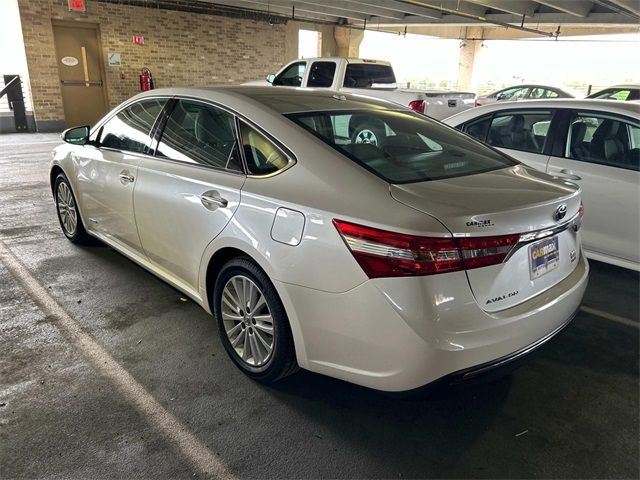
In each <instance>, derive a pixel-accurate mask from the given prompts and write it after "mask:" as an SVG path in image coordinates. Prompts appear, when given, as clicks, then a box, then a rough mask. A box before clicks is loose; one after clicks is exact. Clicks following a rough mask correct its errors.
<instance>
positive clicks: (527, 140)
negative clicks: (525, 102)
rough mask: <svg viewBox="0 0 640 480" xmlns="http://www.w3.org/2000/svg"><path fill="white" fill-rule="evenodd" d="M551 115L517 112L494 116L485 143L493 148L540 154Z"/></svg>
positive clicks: (544, 112) (536, 112)
mask: <svg viewBox="0 0 640 480" xmlns="http://www.w3.org/2000/svg"><path fill="white" fill-rule="evenodd" d="M552 116H553V114H552V112H551V111H540V110H536V111H526V110H524V111H518V112H506V113H500V114H496V115H495V116H494V117H493V119H492V121H491V125H490V127H489V134H488V136H487V143H489V144H490V145H493V146H494V147H500V148H509V149H512V150H520V151H523V152H532V153H542V151H543V149H544V145H545V141H546V139H547V134H548V132H549V125H550V124H551V118H552Z"/></svg>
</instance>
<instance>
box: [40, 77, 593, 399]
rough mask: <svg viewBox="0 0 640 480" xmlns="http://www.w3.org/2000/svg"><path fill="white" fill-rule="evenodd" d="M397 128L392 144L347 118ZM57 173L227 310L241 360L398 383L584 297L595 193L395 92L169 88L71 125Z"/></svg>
mask: <svg viewBox="0 0 640 480" xmlns="http://www.w3.org/2000/svg"><path fill="white" fill-rule="evenodd" d="M354 121H357V122H358V123H362V122H365V123H366V122H369V123H370V124H372V125H383V126H384V129H383V130H382V132H384V135H381V137H380V138H378V142H377V143H376V144H373V143H370V142H367V141H366V140H363V141H362V142H358V141H356V140H354V139H353V137H352V136H350V135H349V127H350V124H351V123H353V122H354ZM64 139H65V141H66V142H67V143H65V144H63V145H61V146H59V147H57V148H56V149H55V151H54V155H53V162H52V165H51V186H52V191H53V194H54V198H55V202H56V206H57V211H58V215H59V219H60V225H61V227H62V231H63V232H64V234H65V235H66V236H67V237H68V238H69V239H70V240H71V241H73V242H76V243H81V242H83V241H85V240H87V238H88V236H89V235H91V236H94V237H97V238H99V239H101V240H103V241H104V242H105V243H107V244H109V245H111V246H112V247H113V248H115V249H116V250H118V251H120V252H121V253H122V254H124V255H126V256H127V257H129V258H130V259H132V260H133V261H135V262H137V263H139V264H140V265H142V266H143V267H145V268H147V269H148V270H149V271H151V272H153V273H154V274H156V275H158V276H159V277H161V278H162V279H164V280H165V281H167V282H169V283H170V284H172V285H174V286H175V287H176V288H178V289H180V290H181V291H183V292H184V293H185V294H187V295H189V296H190V297H191V298H192V299H193V300H194V301H196V302H198V303H199V304H200V305H202V306H203V307H204V308H205V309H206V310H207V311H209V312H212V313H214V315H215V318H216V321H217V322H218V329H219V333H220V338H221V341H222V343H223V345H224V347H225V349H226V350H227V352H228V354H229V356H230V358H231V359H232V360H233V362H235V364H236V365H237V366H238V367H239V368H240V369H241V370H242V371H243V372H244V373H246V374H247V375H249V376H250V377H252V378H254V379H256V380H259V381H262V382H273V381H275V380H278V379H279V378H282V377H284V376H286V375H288V374H290V373H292V372H293V371H295V370H296V368H298V366H299V367H302V368H306V369H309V370H312V371H315V372H319V373H323V374H326V375H330V376H333V377H337V378H341V379H344V380H347V381H350V382H354V383H357V384H360V385H365V386H367V387H372V388H376V389H381V390H387V391H404V390H412V389H415V388H417V387H420V386H422V385H425V384H427V383H429V382H433V381H435V380H438V379H441V378H449V379H455V380H459V379H460V378H469V377H473V376H475V375H477V374H478V373H481V372H484V371H486V370H487V369H490V368H492V367H494V366H496V365H504V364H507V363H509V362H510V361H512V360H515V359H517V358H520V357H521V356H523V355H524V354H526V353H528V352H529V351H531V350H532V349H534V348H535V347H537V346H539V345H540V344H542V343H544V342H545V341H547V340H548V339H549V338H551V337H552V336H553V335H555V334H556V333H557V332H558V331H560V330H561V329H562V328H563V326H565V325H566V324H567V323H568V321H569V320H570V319H571V318H572V316H573V314H574V312H575V311H576V309H577V308H578V306H579V305H580V302H581V300H582V296H583V293H584V290H585V287H586V283H587V277H588V264H587V262H586V260H585V259H584V257H583V255H582V251H581V246H580V231H579V229H580V220H581V213H582V208H581V203H580V190H579V188H578V187H576V186H575V185H573V184H571V183H568V182H564V181H561V180H555V179H553V178H551V177H550V176H548V175H546V174H544V173H542V172H538V171H537V170H535V169H532V168H529V167H526V166H524V165H522V164H519V163H518V162H516V161H514V160H512V159H510V158H508V157H505V156H503V155H501V154H498V153H497V152H495V151H494V150H492V149H490V148H488V147H486V146H485V145H483V144H482V143H480V142H477V141H475V140H472V139H470V138H469V137H467V136H466V135H463V134H461V133H459V132H456V131H455V130H453V129H451V128H449V127H446V126H444V125H442V124H440V123H438V122H436V121H434V120H430V119H428V118H427V117H425V116H423V115H421V114H419V113H416V112H413V111H411V110H409V109H406V108H403V107H400V106H398V105H396V104H392V103H389V102H385V101H381V100H375V99H369V98H366V97H362V96H356V95H349V94H344V95H342V94H341V95H336V94H335V93H332V92H327V91H314V90H307V91H299V90H294V89H289V88H277V89H276V88H271V87H228V88H210V89H208V88H182V89H164V90H154V91H151V92H148V93H145V94H141V95H139V96H136V97H134V98H132V99H131V100H128V101H127V102H125V103H123V104H122V105H120V106H119V107H117V108H116V109H115V110H113V111H112V112H111V113H109V114H108V115H107V116H106V117H105V118H104V119H102V120H101V121H100V122H98V124H97V125H96V126H95V127H93V128H91V129H90V128H89V127H79V128H73V129H70V130H67V131H66V132H65V133H64Z"/></svg>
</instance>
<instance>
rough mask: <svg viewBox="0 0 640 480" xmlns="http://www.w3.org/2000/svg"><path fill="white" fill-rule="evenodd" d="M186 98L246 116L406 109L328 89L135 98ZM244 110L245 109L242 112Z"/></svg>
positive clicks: (230, 89) (212, 90)
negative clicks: (260, 111)
mask: <svg viewBox="0 0 640 480" xmlns="http://www.w3.org/2000/svg"><path fill="white" fill-rule="evenodd" d="M149 96H185V97H192V98H199V99H203V100H210V101H212V102H217V103H221V104H222V105H224V106H226V107H228V108H231V109H235V110H238V111H239V112H241V113H247V112H246V111H245V109H246V108H247V107H250V106H254V107H256V106H263V107H266V108H267V109H270V110H275V111H276V112H278V113H282V114H287V113H297V112H314V111H328V110H372V109H394V110H398V109H403V108H404V107H402V106H401V105H399V104H396V103H392V102H388V101H386V100H381V99H378V98H373V97H368V96H366V95H360V94H354V93H343V92H336V91H334V90H328V89H326V88H294V87H273V86H252V85H240V86H219V87H179V88H178V87H176V88H160V89H156V90H151V91H149V92H145V93H143V94H139V95H138V96H136V97H135V98H136V99H138V98H139V99H142V98H145V97H149ZM243 107H244V108H243Z"/></svg>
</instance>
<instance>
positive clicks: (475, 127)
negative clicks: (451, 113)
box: [462, 116, 491, 142]
mask: <svg viewBox="0 0 640 480" xmlns="http://www.w3.org/2000/svg"><path fill="white" fill-rule="evenodd" d="M490 124H491V116H488V117H482V118H479V119H476V120H474V121H472V122H469V123H467V124H465V125H464V127H463V128H462V131H463V132H465V133H467V134H469V135H471V136H472V137H474V138H477V139H478V140H480V141H481V142H484V141H485V139H486V138H487V132H488V131H489V125H490Z"/></svg>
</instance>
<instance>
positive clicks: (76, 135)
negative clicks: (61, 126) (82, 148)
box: [62, 125, 89, 145]
mask: <svg viewBox="0 0 640 480" xmlns="http://www.w3.org/2000/svg"><path fill="white" fill-rule="evenodd" d="M62 140H64V141H65V142H67V143H70V144H71V145H84V144H86V143H87V141H88V140H89V126H88V125H85V126H83V127H73V128H68V129H67V130H65V131H64V132H62Z"/></svg>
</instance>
